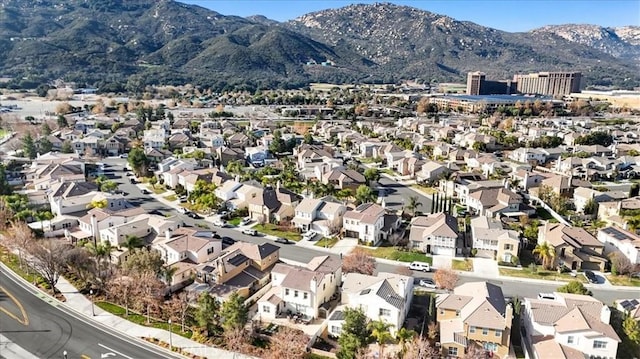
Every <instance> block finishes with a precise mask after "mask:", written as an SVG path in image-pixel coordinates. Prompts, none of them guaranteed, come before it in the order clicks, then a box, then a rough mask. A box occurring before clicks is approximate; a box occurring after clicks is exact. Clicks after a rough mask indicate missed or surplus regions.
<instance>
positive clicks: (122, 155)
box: [119, 153, 129, 158]
mask: <svg viewBox="0 0 640 359" xmlns="http://www.w3.org/2000/svg"><path fill="white" fill-rule="evenodd" d="M119 157H120V158H129V154H127V153H123V154H121V155H120V156H119Z"/></svg>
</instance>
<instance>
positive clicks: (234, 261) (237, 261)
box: [229, 254, 247, 267]
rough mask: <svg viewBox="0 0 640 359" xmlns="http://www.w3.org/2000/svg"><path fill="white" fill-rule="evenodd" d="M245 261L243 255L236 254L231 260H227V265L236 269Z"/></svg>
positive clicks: (245, 258)
mask: <svg viewBox="0 0 640 359" xmlns="http://www.w3.org/2000/svg"><path fill="white" fill-rule="evenodd" d="M246 260H247V257H245V256H244V255H243V254H238V255H236V256H234V257H233V258H231V259H229V263H230V264H231V265H234V266H236V267H237V266H238V265H240V264H242V263H244V262H245V261H246Z"/></svg>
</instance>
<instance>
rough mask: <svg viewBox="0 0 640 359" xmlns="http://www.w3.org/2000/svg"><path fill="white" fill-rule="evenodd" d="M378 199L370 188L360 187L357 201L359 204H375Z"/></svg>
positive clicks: (357, 192) (357, 191)
mask: <svg viewBox="0 0 640 359" xmlns="http://www.w3.org/2000/svg"><path fill="white" fill-rule="evenodd" d="M377 197H378V196H377V195H376V193H374V192H373V190H372V189H371V188H370V187H368V186H365V185H360V187H358V189H357V190H356V200H357V202H358V204H363V203H369V202H375V201H376V199H377Z"/></svg>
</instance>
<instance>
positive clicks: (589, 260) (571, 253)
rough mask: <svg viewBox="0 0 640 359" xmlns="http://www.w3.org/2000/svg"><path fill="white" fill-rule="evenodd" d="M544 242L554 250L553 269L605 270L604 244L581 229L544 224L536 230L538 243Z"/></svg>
mask: <svg viewBox="0 0 640 359" xmlns="http://www.w3.org/2000/svg"><path fill="white" fill-rule="evenodd" d="M545 242H547V243H549V244H550V245H552V246H553V248H554V249H555V252H556V256H555V258H554V263H553V265H554V267H557V266H565V267H567V268H570V269H571V270H577V269H583V270H587V269H589V270H599V271H604V270H605V267H606V265H607V262H608V259H607V258H606V257H605V256H604V244H603V243H602V242H600V241H598V240H597V239H596V238H595V237H594V236H592V235H591V234H590V233H589V232H587V231H586V230H584V229H583V228H579V227H569V226H565V225H564V224H561V223H551V222H545V223H544V224H543V225H542V227H540V228H539V229H538V243H545Z"/></svg>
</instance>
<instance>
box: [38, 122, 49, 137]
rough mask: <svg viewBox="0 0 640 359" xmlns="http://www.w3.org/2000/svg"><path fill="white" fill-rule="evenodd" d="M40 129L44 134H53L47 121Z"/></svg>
mask: <svg viewBox="0 0 640 359" xmlns="http://www.w3.org/2000/svg"><path fill="white" fill-rule="evenodd" d="M40 131H41V132H42V135H43V136H49V135H50V134H51V127H49V124H47V123H46V122H45V123H43V124H42V126H40Z"/></svg>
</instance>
